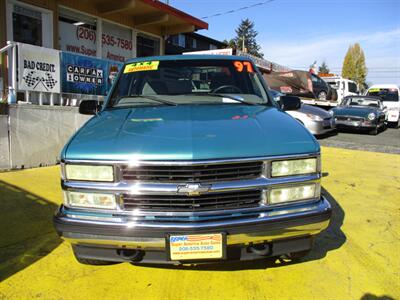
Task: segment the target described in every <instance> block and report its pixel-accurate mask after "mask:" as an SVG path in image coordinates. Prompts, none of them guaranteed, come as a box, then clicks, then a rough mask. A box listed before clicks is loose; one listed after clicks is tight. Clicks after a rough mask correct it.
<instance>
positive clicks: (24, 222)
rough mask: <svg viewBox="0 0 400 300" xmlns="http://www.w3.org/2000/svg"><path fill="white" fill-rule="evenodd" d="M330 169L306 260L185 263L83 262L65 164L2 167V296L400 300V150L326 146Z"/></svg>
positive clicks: (325, 159) (325, 167) (326, 166)
mask: <svg viewBox="0 0 400 300" xmlns="http://www.w3.org/2000/svg"><path fill="white" fill-rule="evenodd" d="M323 172H327V173H329V176H328V177H324V179H323V187H324V188H325V190H326V192H327V193H329V195H330V197H331V201H332V204H333V208H334V218H333V221H332V222H331V225H330V227H329V228H328V230H327V231H325V232H324V233H323V234H321V235H320V236H319V237H318V238H317V239H316V245H315V249H314V250H313V252H312V253H311V254H310V255H309V256H308V257H307V258H305V259H303V260H302V261H300V262H297V263H285V262H279V261H276V262H274V261H271V260H267V261H258V262H250V263H225V264H222V265H211V266H197V267H180V268H177V267H175V268H173V267H144V266H134V265H131V264H128V263H123V264H117V265H112V266H105V267H103V266H100V267H98V266H85V265H81V264H78V263H77V262H76V261H75V260H74V258H73V255H72V252H71V249H70V246H69V245H68V244H66V243H64V242H62V241H61V240H60V239H58V237H57V235H56V234H55V232H54V230H53V227H52V222H51V217H52V213H53V211H54V210H55V209H56V207H57V206H58V205H59V204H60V203H61V190H60V180H59V167H47V168H39V169H30V170H23V171H14V172H7V173H0V281H1V282H0V299H32V298H39V299H232V298H234V299H363V300H365V299H376V298H373V297H383V296H386V297H392V298H394V299H399V298H400V240H399V238H400V155H392V154H383V153H373V152H361V151H354V150H343V149H335V148H324V149H323ZM387 299H390V298H387Z"/></svg>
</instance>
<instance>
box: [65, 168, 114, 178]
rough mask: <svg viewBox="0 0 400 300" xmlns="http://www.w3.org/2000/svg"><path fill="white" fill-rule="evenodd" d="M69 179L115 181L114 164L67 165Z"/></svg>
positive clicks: (66, 170) (66, 172)
mask: <svg viewBox="0 0 400 300" xmlns="http://www.w3.org/2000/svg"><path fill="white" fill-rule="evenodd" d="M65 177H66V179H67V180H83V181H114V168H113V167H112V166H93V165H68V164H67V165H65Z"/></svg>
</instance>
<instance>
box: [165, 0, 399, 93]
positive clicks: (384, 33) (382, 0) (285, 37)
mask: <svg viewBox="0 0 400 300" xmlns="http://www.w3.org/2000/svg"><path fill="white" fill-rule="evenodd" d="M261 2H265V1H264V0H190V1H188V0H170V1H169V3H170V5H172V6H174V7H176V8H178V9H181V10H183V11H185V12H187V13H189V14H192V15H193V16H195V17H198V18H200V19H202V18H203V17H207V16H212V15H214V14H217V13H224V12H228V11H231V10H237V9H241V8H243V7H245V6H250V5H252V4H257V3H261ZM244 18H249V19H251V20H252V21H254V23H255V28H256V30H257V31H258V33H259V34H258V37H257V40H258V43H259V44H260V45H261V46H262V50H263V52H264V55H265V58H267V59H269V60H272V61H274V62H277V63H279V64H283V65H287V66H289V67H292V68H296V69H307V68H308V66H309V65H310V64H312V63H313V61H314V60H317V63H318V64H321V63H322V61H326V63H327V64H328V67H330V69H331V71H332V72H334V73H339V74H340V73H341V68H342V63H343V58H344V56H345V54H346V51H347V49H348V47H349V45H350V44H352V43H356V42H359V43H360V44H361V47H362V48H363V50H364V52H365V56H366V64H367V68H368V70H369V73H368V78H367V81H368V82H370V83H395V84H398V85H400V0H391V1H389V0H362V1H361V0H358V1H355V0H335V1H333V0H319V1H318V0H314V1H312V0H307V1H304V0H270V2H269V3H266V4H263V5H258V6H255V7H253V8H249V9H242V10H239V11H236V12H233V13H225V14H223V15H222V16H215V17H208V18H203V19H202V20H204V21H206V22H208V23H209V30H208V31H206V30H202V31H199V32H198V33H200V34H203V35H207V36H210V37H212V38H215V39H218V40H223V39H229V38H232V37H234V36H235V28H236V27H237V26H238V25H239V23H240V21H241V19H244Z"/></svg>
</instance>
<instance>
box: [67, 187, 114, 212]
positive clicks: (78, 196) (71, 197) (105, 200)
mask: <svg viewBox="0 0 400 300" xmlns="http://www.w3.org/2000/svg"><path fill="white" fill-rule="evenodd" d="M64 201H65V205H66V206H69V207H84V208H102V209H116V208H117V202H116V200H115V195H114V194H103V193H86V192H70V191H65V192H64Z"/></svg>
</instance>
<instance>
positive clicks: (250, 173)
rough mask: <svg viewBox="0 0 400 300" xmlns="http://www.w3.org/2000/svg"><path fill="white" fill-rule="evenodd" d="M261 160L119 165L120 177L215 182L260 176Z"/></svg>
mask: <svg viewBox="0 0 400 300" xmlns="http://www.w3.org/2000/svg"><path fill="white" fill-rule="evenodd" d="M262 167H263V162H262V161H256V162H242V163H225V164H224V163H219V164H201V165H196V164H195V165H187V166H186V165H185V166H182V165H173V166H169V165H142V166H137V167H129V166H126V165H123V166H121V175H122V179H123V180H126V181H135V180H138V181H152V182H172V183H175V182H215V181H229V180H243V179H253V178H257V177H260V176H261V173H262Z"/></svg>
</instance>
